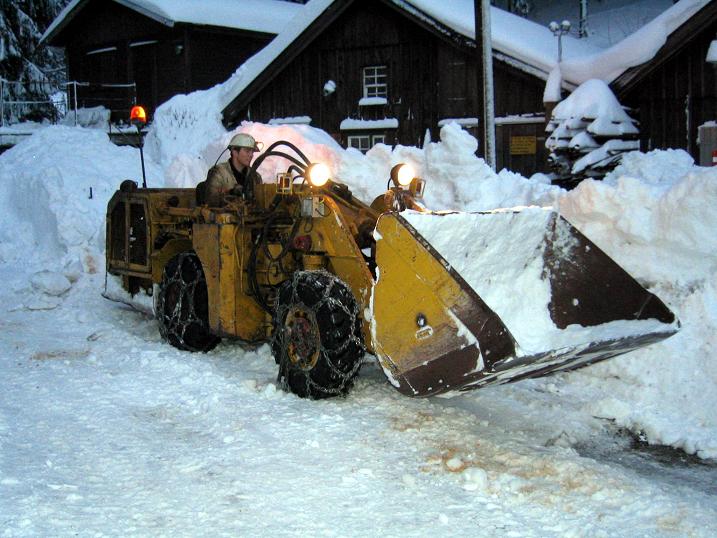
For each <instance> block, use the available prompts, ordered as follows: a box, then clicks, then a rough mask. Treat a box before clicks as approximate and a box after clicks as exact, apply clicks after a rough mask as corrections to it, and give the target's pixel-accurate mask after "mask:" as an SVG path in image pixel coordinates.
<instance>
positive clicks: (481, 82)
mask: <svg viewBox="0 0 717 538" xmlns="http://www.w3.org/2000/svg"><path fill="white" fill-rule="evenodd" d="M473 6H474V9H475V41H476V60H477V62H476V63H477V69H476V74H477V77H478V98H479V103H480V104H481V105H482V108H483V115H482V118H481V119H480V120H481V124H482V125H483V140H482V142H483V144H482V147H483V151H482V153H483V158H484V159H485V162H486V164H488V166H490V167H491V168H492V169H493V170H495V111H494V98H493V96H494V94H493V45H492V39H491V33H490V1H489V0H473Z"/></svg>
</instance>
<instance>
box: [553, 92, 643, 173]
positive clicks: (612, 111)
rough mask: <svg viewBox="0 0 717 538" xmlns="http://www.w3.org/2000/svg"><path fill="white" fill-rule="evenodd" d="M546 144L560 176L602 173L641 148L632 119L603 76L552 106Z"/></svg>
mask: <svg viewBox="0 0 717 538" xmlns="http://www.w3.org/2000/svg"><path fill="white" fill-rule="evenodd" d="M546 131H548V132H549V133H550V136H549V137H548V139H547V140H546V141H545V147H547V148H548V149H549V150H550V152H551V153H550V159H551V160H552V162H553V163H554V165H553V166H554V168H555V171H556V173H557V174H558V175H559V176H561V177H564V176H571V175H572V176H575V175H579V176H586V175H587V176H590V175H596V176H597V175H599V176H602V175H603V174H604V173H605V171H606V170H609V169H611V168H613V167H614V166H615V163H616V162H617V161H619V159H620V158H621V156H622V154H623V153H625V152H627V151H632V150H636V149H639V148H640V142H639V140H638V139H637V135H638V133H639V131H638V129H637V126H636V125H635V122H634V121H633V120H632V118H630V116H628V114H627V112H625V110H624V109H623V108H622V106H621V105H620V103H619V102H618V100H617V98H616V97H615V95H614V94H613V93H612V91H611V90H610V88H609V87H608V85H607V84H605V83H604V82H603V81H602V80H597V79H591V80H588V81H587V82H585V83H583V84H581V85H580V86H579V87H578V88H577V89H576V90H575V91H574V92H573V93H571V94H570V95H569V96H568V97H567V98H566V99H565V100H564V101H561V102H560V103H558V105H557V106H556V107H555V109H554V110H553V113H552V116H551V118H550V122H549V123H548V126H547V128H546Z"/></svg>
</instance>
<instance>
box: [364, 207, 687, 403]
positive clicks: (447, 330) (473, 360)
mask: <svg viewBox="0 0 717 538" xmlns="http://www.w3.org/2000/svg"><path fill="white" fill-rule="evenodd" d="M375 237H376V263H377V267H378V275H377V277H378V278H377V282H376V284H375V286H374V289H373V296H372V303H371V308H372V312H371V315H372V318H371V337H372V340H373V343H374V346H375V349H376V354H377V356H378V358H379V361H380V363H381V366H382V367H383V370H384V372H385V373H386V375H387V377H388V378H389V380H390V381H391V382H392V384H394V386H396V388H397V389H398V390H399V391H401V392H402V393H404V394H407V395H410V396H432V395H437V394H443V393H448V392H453V391H463V390H470V389H475V388H478V387H481V386H483V385H486V384H488V383H508V382H512V381H517V380H520V379H524V378H529V377H540V376H544V375H547V374H550V373H552V372H556V371H565V370H572V369H576V368H581V367H583V366H587V365H589V364H593V363H595V362H598V361H601V360H604V359H607V358H610V357H614V356H616V355H619V354H621V353H626V352H628V351H631V350H633V349H636V348H639V347H642V346H646V345H649V344H651V343H653V342H657V341H659V340H662V339H664V338H667V337H668V336H670V335H672V334H674V333H675V332H676V331H677V330H678V328H679V322H678V321H676V320H675V316H674V315H673V314H672V312H671V311H670V310H669V309H668V308H667V307H666V306H665V305H664V303H662V301H660V299H658V298H657V297H656V296H655V295H653V294H652V293H650V292H649V291H647V290H645V289H644V288H643V287H642V286H641V285H640V284H638V282H637V281H636V280H635V279H634V278H632V277H631V276H630V275H628V274H627V272H625V271H624V270H623V269H622V268H620V267H619V266H618V265H617V264H616V263H615V262H614V261H613V260H612V259H611V258H610V257H608V256H607V255H606V254H605V253H604V252H602V251H601V250H600V249H599V248H598V247H596V246H595V245H594V244H593V243H592V242H591V241H590V240H589V239H587V238H586V237H585V236H584V235H583V234H581V233H580V232H579V231H578V230H577V229H575V228H574V227H573V226H572V225H571V224H570V223H569V222H567V221H566V220H565V219H564V218H562V217H561V216H560V215H558V214H557V213H556V212H554V211H552V210H550V209H543V208H523V209H511V210H499V211H495V212H481V213H428V214H425V213H414V212H404V213H402V214H401V215H398V214H394V213H386V214H384V215H382V216H381V217H380V218H379V221H378V223H377V226H376V231H375ZM440 252H444V253H446V254H445V257H444V256H442V255H441V254H440Z"/></svg>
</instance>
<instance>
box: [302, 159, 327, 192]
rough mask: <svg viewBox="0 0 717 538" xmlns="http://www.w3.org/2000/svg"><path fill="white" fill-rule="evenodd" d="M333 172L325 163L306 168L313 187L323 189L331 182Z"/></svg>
mask: <svg viewBox="0 0 717 538" xmlns="http://www.w3.org/2000/svg"><path fill="white" fill-rule="evenodd" d="M330 175H331V172H329V167H328V166H326V165H325V164H324V163H313V164H310V165H309V166H308V167H307V168H306V179H308V180H309V184H310V185H311V186H312V187H323V186H324V185H326V183H327V182H328V181H329V178H330Z"/></svg>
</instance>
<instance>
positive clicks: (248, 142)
mask: <svg viewBox="0 0 717 538" xmlns="http://www.w3.org/2000/svg"><path fill="white" fill-rule="evenodd" d="M227 147H229V148H251V149H253V150H254V151H259V150H260V149H261V146H259V144H257V142H256V140H254V137H253V136H251V135H250V134H247V133H237V134H235V135H234V136H233V137H232V139H231V141H230V142H229V146H227Z"/></svg>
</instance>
